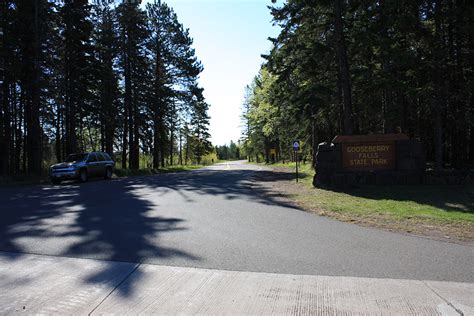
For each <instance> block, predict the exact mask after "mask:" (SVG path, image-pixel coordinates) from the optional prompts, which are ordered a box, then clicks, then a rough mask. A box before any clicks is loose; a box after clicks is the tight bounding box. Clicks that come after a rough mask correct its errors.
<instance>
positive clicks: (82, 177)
mask: <svg viewBox="0 0 474 316" xmlns="http://www.w3.org/2000/svg"><path fill="white" fill-rule="evenodd" d="M79 180H80V181H81V182H87V170H85V169H82V170H81V172H79Z"/></svg>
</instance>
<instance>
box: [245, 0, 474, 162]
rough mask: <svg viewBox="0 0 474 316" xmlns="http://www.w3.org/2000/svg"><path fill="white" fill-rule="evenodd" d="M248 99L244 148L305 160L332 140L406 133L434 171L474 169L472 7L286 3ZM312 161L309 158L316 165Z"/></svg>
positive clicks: (444, 2)
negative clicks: (297, 147) (298, 153)
mask: <svg viewBox="0 0 474 316" xmlns="http://www.w3.org/2000/svg"><path fill="white" fill-rule="evenodd" d="M269 9H270V10H271V14H272V15H273V19H274V23H275V24H277V25H279V26H280V27H281V32H280V34H279V36H278V37H277V38H271V39H270V41H271V42H272V46H273V48H272V49H271V51H270V53H269V54H268V55H264V56H263V57H264V58H265V59H266V62H265V64H264V65H263V66H262V67H261V69H260V71H259V73H258V75H257V76H256V77H255V80H254V81H253V82H252V84H251V85H249V86H248V87H247V89H246V93H245V103H244V106H243V120H244V123H245V124H244V125H245V128H244V136H243V139H242V151H243V153H245V154H246V155H248V156H251V157H255V156H256V155H262V154H263V155H265V156H266V157H267V161H268V153H269V149H270V148H276V149H277V150H278V155H279V156H280V158H283V159H288V158H290V157H291V152H292V149H291V148H292V147H291V143H292V141H293V140H295V139H299V140H301V144H302V150H303V156H305V157H308V158H309V159H311V158H312V157H313V155H314V154H315V151H316V149H317V145H318V143H320V142H327V141H331V139H332V138H333V137H334V136H335V135H338V134H346V135H350V134H372V133H373V134H375V133H397V132H402V133H405V134H407V135H409V136H410V137H412V138H417V139H419V140H420V141H421V142H422V143H423V144H424V147H425V149H426V154H427V159H428V161H431V162H432V163H433V165H432V166H433V167H434V168H436V169H442V168H456V169H463V168H468V167H472V165H473V164H474V94H473V92H474V77H473V76H474V73H473V70H474V69H473V61H474V46H473V45H474V42H473V38H474V27H473V26H474V6H473V4H472V2H470V1H467V0H464V1H463V0H403V1H373V0H365V1H347V0H332V1H313V0H288V1H286V2H285V3H284V4H283V5H281V6H273V7H270V8H269ZM313 161H314V160H313Z"/></svg>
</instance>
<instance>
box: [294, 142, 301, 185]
mask: <svg viewBox="0 0 474 316" xmlns="http://www.w3.org/2000/svg"><path fill="white" fill-rule="evenodd" d="M299 150H300V141H299V140H295V141H294V142H293V151H294V152H295V161H296V182H298V151H299Z"/></svg>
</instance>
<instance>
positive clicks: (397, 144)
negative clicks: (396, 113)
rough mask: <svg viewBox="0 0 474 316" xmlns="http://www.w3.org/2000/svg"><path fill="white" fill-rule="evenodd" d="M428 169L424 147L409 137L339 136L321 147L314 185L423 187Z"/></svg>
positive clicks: (394, 135) (337, 186) (388, 135)
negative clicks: (416, 185) (414, 185)
mask: <svg viewBox="0 0 474 316" xmlns="http://www.w3.org/2000/svg"><path fill="white" fill-rule="evenodd" d="M425 169H426V161H425V154H424V150H423V147H422V145H421V143H420V142H419V141H418V140H414V139H409V138H408V137H407V136H406V135H403V134H386V135H367V136H362V135H356V136H336V137H335V138H334V140H333V142H332V143H321V144H319V146H318V152H317V154H316V175H315V177H314V181H313V184H314V185H315V186H319V187H334V188H346V187H352V186H357V185H361V184H372V185H396V184H398V185H406V184H421V183H424V182H425V176H426V175H425Z"/></svg>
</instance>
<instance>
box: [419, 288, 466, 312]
mask: <svg viewBox="0 0 474 316" xmlns="http://www.w3.org/2000/svg"><path fill="white" fill-rule="evenodd" d="M421 282H423V284H424V285H425V286H426V287H427V288H429V289H430V290H431V292H433V293H434V294H435V295H436V296H438V297H439V298H440V299H442V300H443V301H445V302H446V304H448V306H449V307H451V308H452V309H454V311H455V312H456V313H458V314H459V315H460V316H464V313H463V311H462V310H460V309H459V308H457V307H456V306H454V305H453V303H451V302H450V301H448V300H447V299H445V298H444V297H443V296H441V294H439V293H438V292H436V291H435V289H433V288H432V287H431V286H430V285H429V284H428V282H426V281H421Z"/></svg>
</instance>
